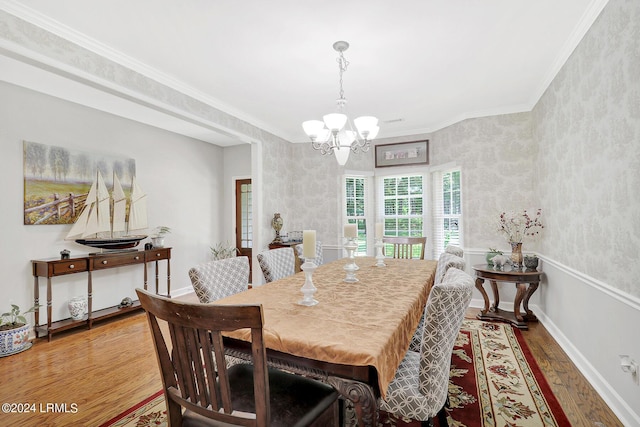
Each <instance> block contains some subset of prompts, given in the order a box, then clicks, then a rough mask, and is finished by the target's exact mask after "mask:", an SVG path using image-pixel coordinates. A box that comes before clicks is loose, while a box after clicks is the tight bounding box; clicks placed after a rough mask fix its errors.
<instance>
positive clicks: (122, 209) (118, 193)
mask: <svg viewBox="0 0 640 427" xmlns="http://www.w3.org/2000/svg"><path fill="white" fill-rule="evenodd" d="M111 197H112V198H113V226H112V229H111V231H112V233H114V234H115V233H117V232H121V231H126V223H125V217H126V214H127V198H126V196H125V194H124V191H123V190H122V185H120V180H119V179H118V175H116V173H115V172H114V173H113V192H112V193H111Z"/></svg>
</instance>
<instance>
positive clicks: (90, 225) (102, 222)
mask: <svg viewBox="0 0 640 427" xmlns="http://www.w3.org/2000/svg"><path fill="white" fill-rule="evenodd" d="M96 185H97V186H96V202H95V204H94V206H93V209H91V212H90V213H89V220H88V221H87V228H86V229H85V231H84V233H82V237H88V236H92V235H94V234H96V235H97V234H98V233H102V232H105V231H106V232H110V231H111V215H110V212H109V210H110V207H111V206H110V205H111V204H110V199H109V190H107V186H106V184H105V183H104V178H102V174H101V173H100V171H98V178H97V179H96Z"/></svg>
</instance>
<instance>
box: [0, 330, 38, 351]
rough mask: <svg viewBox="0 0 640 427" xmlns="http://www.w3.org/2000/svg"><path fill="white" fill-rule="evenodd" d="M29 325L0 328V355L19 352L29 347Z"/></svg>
mask: <svg viewBox="0 0 640 427" xmlns="http://www.w3.org/2000/svg"><path fill="white" fill-rule="evenodd" d="M30 330H31V325H29V324H28V323H27V324H26V325H22V326H18V327H17V328H13V329H8V330H0V357H1V356H8V355H10V354H15V353H20V352H21V351H23V350H26V349H27V348H29V347H31V343H30V342H29V331H30Z"/></svg>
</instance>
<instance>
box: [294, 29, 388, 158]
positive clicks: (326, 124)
mask: <svg viewBox="0 0 640 427" xmlns="http://www.w3.org/2000/svg"><path fill="white" fill-rule="evenodd" d="M348 48H349V43H347V42H345V41H337V42H335V43H334V44H333V49H334V50H335V51H336V52H338V53H339V56H338V68H339V70H340V94H339V95H340V97H339V98H338V99H337V100H336V103H337V105H338V108H337V110H338V112H336V113H331V114H326V115H324V116H323V117H322V120H307V121H306V122H303V123H302V128H303V129H304V132H305V133H306V134H307V136H308V137H309V138H310V139H311V145H312V147H313V148H314V149H315V150H320V152H321V153H322V154H329V153H331V152H333V153H334V154H335V156H336V160H337V161H338V164H340V165H341V166H344V165H345V164H346V163H347V160H348V159H349V153H350V152H351V151H353V152H354V153H358V152H360V151H362V152H366V151H369V148H370V141H371V140H373V139H374V138H375V137H376V136H377V135H378V131H379V130H380V128H379V127H378V119H377V118H375V117H373V116H362V117H358V118H357V119H355V120H354V121H353V123H354V124H355V127H356V129H357V132H356V131H354V130H353V125H352V124H351V121H350V120H349V118H348V117H347V115H346V114H345V109H346V105H347V99H346V98H345V97H344V89H343V88H342V74H343V73H344V72H345V71H347V66H348V65H349V62H348V61H347V60H346V59H345V58H344V51H345V50H347V49H348ZM358 136H359V138H358Z"/></svg>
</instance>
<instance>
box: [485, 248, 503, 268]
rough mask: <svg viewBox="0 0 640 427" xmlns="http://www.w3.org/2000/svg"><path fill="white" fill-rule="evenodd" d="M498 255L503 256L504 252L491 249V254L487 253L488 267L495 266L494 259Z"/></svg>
mask: <svg viewBox="0 0 640 427" xmlns="http://www.w3.org/2000/svg"><path fill="white" fill-rule="evenodd" d="M496 255H503V252H502V251H499V250H497V249H495V248H489V252H487V255H486V260H487V265H493V261H492V259H493V257H494V256H496Z"/></svg>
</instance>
